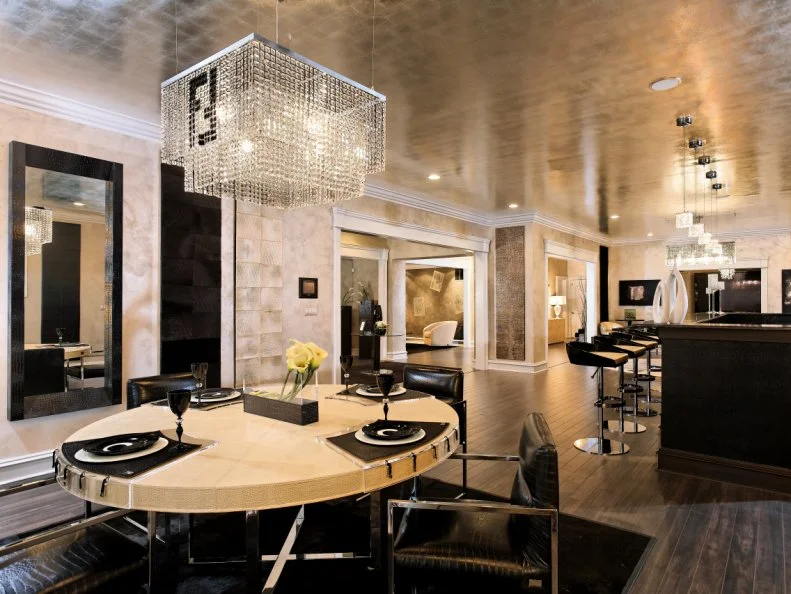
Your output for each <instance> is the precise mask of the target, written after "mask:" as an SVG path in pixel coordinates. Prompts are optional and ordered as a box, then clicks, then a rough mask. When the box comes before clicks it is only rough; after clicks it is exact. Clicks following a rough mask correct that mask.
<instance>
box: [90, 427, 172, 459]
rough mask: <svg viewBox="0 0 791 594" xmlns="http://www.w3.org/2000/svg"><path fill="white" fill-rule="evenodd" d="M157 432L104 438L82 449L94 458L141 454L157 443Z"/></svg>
mask: <svg viewBox="0 0 791 594" xmlns="http://www.w3.org/2000/svg"><path fill="white" fill-rule="evenodd" d="M159 437H160V435H159V432H157V431H155V432H152V433H126V434H124V435H113V436H112V437H105V438H104V439H99V440H97V441H94V442H93V443H91V444H89V445H87V446H85V447H84V448H83V449H84V450H85V451H86V452H88V453H91V454H93V455H95V456H123V455H124V454H133V453H135V452H141V451H143V450H147V449H148V448H150V447H152V446H153V445H154V444H155V443H156V442H157V441H159Z"/></svg>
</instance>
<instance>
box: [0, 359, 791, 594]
mask: <svg viewBox="0 0 791 594" xmlns="http://www.w3.org/2000/svg"><path fill="white" fill-rule="evenodd" d="M471 356H472V354H471V352H470V351H469V350H465V349H449V350H447V351H437V352H435V353H418V354H416V355H415V356H414V357H415V359H416V360H415V361H414V362H416V363H417V362H419V363H423V364H429V363H435V364H441V365H454V364H455V365H458V366H463V367H465V368H466V369H470V368H471ZM418 357H419V358H420V360H419V361H418V360H417V358H418ZM410 360H412V357H410ZM591 373H592V370H591V369H588V368H580V367H576V366H572V365H570V364H568V363H566V364H559V365H556V366H553V367H551V368H550V369H549V370H548V371H546V372H544V373H540V374H535V375H532V374H520V373H511V372H496V371H486V372H481V371H474V372H467V373H466V374H465V380H464V381H465V394H466V397H467V400H468V402H469V404H468V406H469V428H470V435H469V441H470V450H471V451H475V452H485V453H514V452H515V451H516V446H517V440H518V439H519V432H520V418H521V417H523V416H524V415H525V414H527V413H529V412H533V411H539V412H542V413H544V415H545V416H546V418H547V421H548V422H549V425H550V427H551V429H552V432H553V434H554V437H555V441H556V443H557V444H558V450H559V455H560V481H561V510H562V511H563V512H564V513H567V514H572V515H576V516H581V517H584V518H587V519H590V520H595V521H598V522H603V523H605V524H610V525H614V526H618V527H621V528H625V529H628V530H633V531H637V532H642V533H644V534H647V535H650V536H653V537H654V543H653V547H652V549H651V551H650V553H649V554H648V555H647V557H646V562H645V564H644V566H643V567H642V568H641V569H640V570H638V572H637V575H636V576H634V577H635V580H634V583H633V587H632V589H631V592H635V593H649V592H650V593H656V592H662V593H683V592H695V593H704V592H705V593H708V592H714V593H720V592H723V593H731V592H740V593H741V592H749V593H756V594H759V593H760V594H764V593H772V592H787V593H788V594H791V498H789V497H787V496H783V495H778V494H776V493H770V492H766V491H758V490H755V489H748V488H745V487H739V486H735V485H726V484H722V483H716V482H713V481H707V480H701V479H697V478H693V477H687V476H681V475H674V474H668V473H660V472H658V471H657V469H656V450H657V449H658V447H659V424H660V421H661V416H660V417H656V418H652V419H641V422H642V423H644V424H645V425H647V427H648V431H647V432H646V433H643V434H639V435H627V436H625V437H624V438H623V440H624V441H625V442H626V443H628V444H629V445H630V446H631V447H632V451H631V452H630V453H629V454H627V455H625V456H616V457H601V456H592V455H590V454H585V453H583V452H580V451H578V450H576V449H575V448H574V446H573V442H574V440H575V439H577V438H581V437H588V436H594V435H595V434H596V409H595V408H594V406H593V402H594V400H595V390H596V386H595V383H594V380H592V379H591V377H590V376H591ZM609 375H610V376H611V377H608V382H610V383H611V385H614V380H615V377H614V375H615V374H614V373H612V374H609ZM610 391H611V390H610ZM704 430H705V427H701V431H704ZM457 464H458V463H455V462H452V463H446V464H444V465H443V466H442V467H440V468H439V469H437V470H435V471H434V472H433V473H432V474H431V475H432V476H434V477H436V478H440V479H442V480H447V481H459V480H460V473H459V466H458V465H457ZM513 475H514V468H513V465H511V464H508V463H505V464H502V463H495V464H492V463H483V462H478V463H471V464H470V483H471V486H472V487H473V488H477V489H481V490H485V491H490V492H494V493H497V494H500V495H508V494H509V492H510V488H511V482H512V480H513ZM9 499H10V498H9ZM62 505H70V506H72V507H71V509H75V510H79V502H77V501H76V500H74V498H72V497H71V496H70V495H67V494H65V493H63V492H60V491H58V488H57V487H53V488H50V489H49V490H44V491H43V492H42V493H41V494H40V495H37V496H35V497H31V496H30V495H29V494H28V495H26V496H24V497H17V498H16V499H12V500H10V501H9V500H6V501H4V502H3V505H2V507H0V536H2V533H13V532H15V531H16V530H18V529H19V527H20V526H22V525H25V526H30V525H31V524H30V523H29V522H30V518H36V519H37V521H38V522H41V521H42V517H43V516H45V515H49V514H54V513H60V512H62V507H61V506H62Z"/></svg>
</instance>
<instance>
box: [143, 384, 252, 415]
mask: <svg viewBox="0 0 791 594" xmlns="http://www.w3.org/2000/svg"><path fill="white" fill-rule="evenodd" d="M201 391H202V392H206V393H207V394H208V393H212V392H220V391H228V392H239V396H237V397H236V398H232V399H229V400H219V401H218V400H207V401H206V402H203V401H201V403H200V404H198V403H197V402H192V400H190V408H191V409H192V410H211V409H213V408H220V407H223V406H227V405H229V404H236V403H237V402H242V401H243V400H244V397H243V395H242V391H241V390H237V389H236V388H204V389H203V390H201ZM195 393H196V392H193V394H195ZM150 404H153V405H154V406H167V405H168V399H167V398H163V399H162V400H154V401H153V402H151V403H150Z"/></svg>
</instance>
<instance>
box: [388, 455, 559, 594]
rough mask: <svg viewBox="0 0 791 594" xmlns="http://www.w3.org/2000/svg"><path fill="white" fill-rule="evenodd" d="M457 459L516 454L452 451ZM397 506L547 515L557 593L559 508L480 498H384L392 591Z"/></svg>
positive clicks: (391, 589)
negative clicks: (386, 500) (459, 452)
mask: <svg viewBox="0 0 791 594" xmlns="http://www.w3.org/2000/svg"><path fill="white" fill-rule="evenodd" d="M450 457H451V458H455V459H459V460H463V461H466V460H485V461H488V462H519V456H514V455H499V454H464V453H462V454H453V455H451V456H450ZM396 508H399V509H422V510H428V511H470V512H486V513H507V514H510V515H524V516H546V517H547V518H549V520H550V576H551V577H550V579H551V582H552V584H551V592H552V594H558V510H557V508H554V507H549V508H547V507H527V506H523V505H514V504H513V503H501V502H498V501H483V500H480V499H466V500H465V499H447V500H445V499H410V500H404V499H391V500H390V501H388V502H387V591H388V594H395V549H394V545H395V542H394V536H393V534H394V525H393V524H394V523H393V515H394V514H393V512H394V510H395V509H396Z"/></svg>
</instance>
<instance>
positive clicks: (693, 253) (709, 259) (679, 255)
mask: <svg viewBox="0 0 791 594" xmlns="http://www.w3.org/2000/svg"><path fill="white" fill-rule="evenodd" d="M720 247H721V248H722V253H721V254H719V255H713V254H712V253H711V252H710V251H709V250H707V249H706V246H705V245H700V244H698V243H684V244H681V245H669V246H667V247H666V254H665V264H666V265H667V266H675V265H686V266H698V265H703V266H712V267H714V268H727V267H732V266H733V265H734V264H735V262H736V243H735V242H733V241H724V242H721V243H720Z"/></svg>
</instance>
